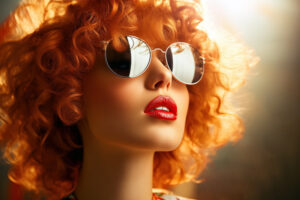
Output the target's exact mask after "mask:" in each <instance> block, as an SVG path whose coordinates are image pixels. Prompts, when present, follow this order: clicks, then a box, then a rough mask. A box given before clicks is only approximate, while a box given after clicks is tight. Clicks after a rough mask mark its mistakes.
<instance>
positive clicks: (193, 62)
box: [166, 42, 204, 85]
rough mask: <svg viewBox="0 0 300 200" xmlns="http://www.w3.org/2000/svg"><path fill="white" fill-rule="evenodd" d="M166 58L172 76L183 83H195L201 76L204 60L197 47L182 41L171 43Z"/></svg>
mask: <svg viewBox="0 0 300 200" xmlns="http://www.w3.org/2000/svg"><path fill="white" fill-rule="evenodd" d="M166 59H167V62H168V65H169V67H170V70H171V71H172V73H173V75H174V77H175V78H176V79H177V80H179V81H181V82H183V83H185V84H190V85H193V84H196V83H197V82H199V81H200V80H201V78H202V76H203V72H204V60H203V58H202V57H201V56H200V53H199V51H198V50H197V49H195V48H193V47H192V46H191V45H189V44H187V43H184V42H176V43H173V44H171V45H170V46H169V47H168V49H167V52H166Z"/></svg>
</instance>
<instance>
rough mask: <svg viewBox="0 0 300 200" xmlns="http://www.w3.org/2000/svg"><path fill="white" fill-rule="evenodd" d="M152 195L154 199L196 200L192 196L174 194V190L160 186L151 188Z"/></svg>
mask: <svg viewBox="0 0 300 200" xmlns="http://www.w3.org/2000/svg"><path fill="white" fill-rule="evenodd" d="M152 193H153V197H154V196H155V198H153V199H155V200H197V199H192V198H187V197H183V196H179V195H176V194H174V192H172V191H170V190H167V189H161V188H152Z"/></svg>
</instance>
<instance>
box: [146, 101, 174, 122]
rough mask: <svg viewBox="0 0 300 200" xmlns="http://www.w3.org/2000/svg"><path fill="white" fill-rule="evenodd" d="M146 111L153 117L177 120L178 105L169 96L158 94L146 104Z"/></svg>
mask: <svg viewBox="0 0 300 200" xmlns="http://www.w3.org/2000/svg"><path fill="white" fill-rule="evenodd" d="M144 113H146V114H147V115H150V116H151V117H156V118H160V119H166V120H176V118H177V106H176V103H175V101H174V100H173V99H172V98H171V97H169V96H157V97H156V98H154V99H153V100H152V101H150V102H149V104H148V105H147V106H146V108H145V110H144Z"/></svg>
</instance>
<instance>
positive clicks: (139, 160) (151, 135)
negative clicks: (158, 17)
mask: <svg viewBox="0 0 300 200" xmlns="http://www.w3.org/2000/svg"><path fill="white" fill-rule="evenodd" d="M158 53H159V52H158V51H154V52H152V59H151V63H150V65H149V67H148V69H147V70H146V71H145V72H144V73H143V74H142V75H140V76H138V77H136V78H122V77H118V76H116V75H115V74H113V73H112V72H111V71H110V70H109V69H108V68H107V66H106V64H105V62H104V58H100V59H99V61H98V62H97V63H96V66H95V68H94V69H93V71H92V72H91V73H90V74H88V76H87V78H86V79H85V80H84V90H85V106H84V109H85V111H84V112H85V116H84V118H83V120H81V121H80V122H79V123H78V127H79V129H80V132H81V135H82V138H83V146H84V159H83V167H82V170H81V172H80V176H79V181H78V186H77V188H76V190H75V194H76V196H77V197H78V199H79V200H85V199H89V200H100V199H105V200H133V199H137V200H152V183H153V180H152V176H153V159H154V153H155V152H156V151H172V150H174V149H176V148H177V147H178V146H179V144H180V142H181V141H182V138H183V135H184V127H185V121H186V114H187V111H188V104H189V93H188V90H187V86H186V85H185V84H183V83H180V82H178V81H177V80H176V79H174V78H173V77H172V73H171V71H170V70H169V69H168V68H167V67H166V66H164V65H163V63H162V62H161V60H160V59H158V57H157V55H158ZM159 95H167V96H170V97H171V98H172V99H173V100H174V101H175V102H176V104H177V110H178V112H177V119H176V120H174V121H171V120H165V119H158V118H154V117H151V116H148V115H146V114H145V113H144V109H145V107H146V106H147V104H148V103H149V102H150V101H151V100H152V99H153V98H155V97H157V96H159Z"/></svg>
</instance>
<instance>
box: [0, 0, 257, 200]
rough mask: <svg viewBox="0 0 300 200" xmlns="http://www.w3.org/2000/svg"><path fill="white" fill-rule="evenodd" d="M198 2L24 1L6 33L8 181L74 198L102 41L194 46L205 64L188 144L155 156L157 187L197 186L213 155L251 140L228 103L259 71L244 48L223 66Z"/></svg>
mask: <svg viewBox="0 0 300 200" xmlns="http://www.w3.org/2000/svg"><path fill="white" fill-rule="evenodd" d="M198 3H200V2H197V1H194V2H193V3H192V2H185V3H182V1H178V2H177V1H176V0H170V1H157V0H143V1H142V0H140V1H139V0H133V1H129V0H101V1H98V0H89V1H88V0H86V1H70V0H53V1H52V0H50V1H46V0H35V1H33V0H31V1H30V0H27V1H23V3H22V4H20V6H19V7H18V8H17V9H16V10H15V11H14V12H13V13H12V14H11V16H10V17H9V18H8V19H7V20H6V21H5V22H4V23H3V24H2V26H1V28H0V42H1V46H0V83H1V89H0V112H1V113H0V119H1V125H0V142H1V144H2V147H3V149H4V158H5V159H6V160H7V161H8V162H9V163H10V164H11V169H10V171H9V178H10V180H12V181H14V182H16V183H18V184H21V185H23V186H24V187H25V188H27V189H28V190H31V191H33V192H34V193H35V194H36V195H37V196H38V195H46V196H48V197H49V199H59V198H62V197H63V196H65V195H67V194H69V193H70V192H72V191H73V190H74V189H75V187H76V183H77V177H78V173H79V170H80V167H81V164H82V148H83V147H82V141H81V136H80V132H79V130H78V129H77V126H76V123H77V122H78V121H79V120H80V119H81V118H82V117H83V116H82V104H83V88H82V80H83V77H84V75H85V74H86V72H88V71H89V70H91V69H92V68H93V66H94V63H95V58H96V56H97V54H98V53H97V52H99V51H100V50H99V49H100V48H101V45H97V44H100V42H99V41H101V40H107V39H111V38H118V37H120V36H121V37H123V36H124V35H127V34H133V35H136V36H138V37H141V38H143V39H147V40H148V41H149V44H154V45H160V47H161V48H166V47H167V46H168V45H169V44H170V43H171V42H174V41H185V42H188V43H190V44H192V45H193V46H195V47H196V48H198V49H199V50H200V52H201V53H202V56H204V57H205V59H206V63H205V73H204V77H203V78H202V80H201V81H200V83H199V84H196V85H192V86H187V87H188V90H189V94H190V105H189V110H188V115H187V120H186V128H185V134H184V138H183V140H182V142H181V144H180V146H178V148H176V149H175V150H174V151H171V152H156V153H155V157H154V169H153V170H154V174H153V176H154V177H153V186H154V187H161V188H166V187H168V186H171V185H176V184H180V183H183V182H187V181H195V182H198V180H196V178H197V177H198V175H199V174H200V172H201V171H202V170H203V168H204V167H205V165H206V163H207V162H208V159H209V156H210V155H212V154H213V153H214V152H215V151H216V149H217V148H219V147H221V146H222V145H224V144H226V143H228V142H229V141H237V140H238V139H239V138H240V137H241V135H242V133H243V131H244V125H243V121H242V120H241V118H240V116H238V115H237V113H236V111H235V107H234V106H233V105H231V104H230V98H228V95H229V94H231V93H232V92H233V91H235V90H236V89H237V88H239V87H241V86H242V85H243V84H244V83H245V79H246V74H247V72H248V70H249V68H250V67H251V66H252V65H253V62H251V61H250V60H251V59H252V58H253V57H252V56H251V54H252V52H250V51H249V50H248V49H247V48H244V47H243V46H235V49H236V51H235V52H234V55H233V57H234V58H236V59H233V57H232V56H229V57H228V58H223V55H226V53H224V52H222V53H220V47H219V46H218V44H217V43H216V42H215V41H212V40H211V39H210V38H209V37H208V35H207V33H205V32H204V31H202V30H200V29H198V28H196V27H197V25H198V24H199V23H200V22H201V21H202V17H201V10H199V9H201V8H199V9H197V8H196V7H195V4H197V5H198ZM147 30H151V31H147ZM232 45H233V44H232ZM231 52H232V51H231Z"/></svg>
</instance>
